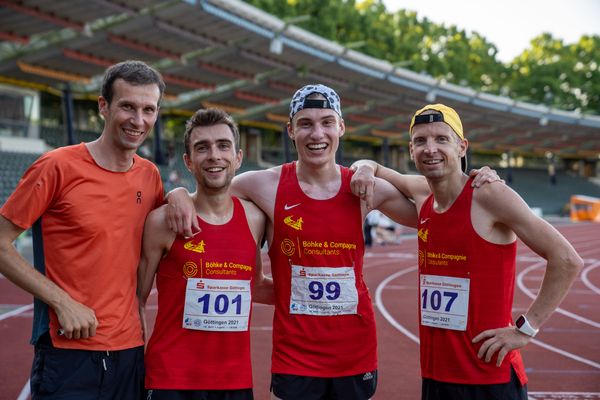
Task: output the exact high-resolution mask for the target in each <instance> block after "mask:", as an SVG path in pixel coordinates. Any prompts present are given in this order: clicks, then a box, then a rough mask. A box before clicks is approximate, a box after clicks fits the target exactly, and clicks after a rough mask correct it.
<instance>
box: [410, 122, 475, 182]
mask: <svg viewBox="0 0 600 400" xmlns="http://www.w3.org/2000/svg"><path fill="white" fill-rule="evenodd" d="M467 147H468V142H467V140H466V139H461V138H459V137H458V135H456V133H454V131H453V130H452V128H450V126H448V125H446V124H445V123H443V122H433V123H429V124H421V125H415V127H414V128H413V130H412V136H411V141H410V155H411V158H412V159H413V160H414V162H415V166H416V168H417V170H418V171H419V172H420V173H421V174H423V175H424V176H425V177H426V178H428V179H436V178H441V177H444V176H447V175H448V174H453V173H457V172H458V173H462V170H461V161H460V159H461V157H463V156H464V155H465V153H466V151H467Z"/></svg>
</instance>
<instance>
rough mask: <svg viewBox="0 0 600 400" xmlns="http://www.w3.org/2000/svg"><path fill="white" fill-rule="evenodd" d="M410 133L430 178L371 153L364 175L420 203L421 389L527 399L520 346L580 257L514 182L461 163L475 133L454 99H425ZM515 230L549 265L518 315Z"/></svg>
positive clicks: (429, 399)
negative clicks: (487, 179) (476, 183)
mask: <svg viewBox="0 0 600 400" xmlns="http://www.w3.org/2000/svg"><path fill="white" fill-rule="evenodd" d="M410 135H411V141H410V154H411V157H412V158H413V159H414V161H415V165H416V167H417V169H418V170H419V172H421V174H423V176H424V177H425V179H426V182H427V186H424V185H423V184H422V182H418V181H415V180H407V179H406V177H405V176H402V175H400V174H399V173H397V172H395V171H393V170H391V169H388V168H384V167H381V166H377V165H376V164H373V163H369V162H364V163H361V165H360V166H359V169H358V171H357V175H359V174H360V175H361V178H362V175H363V173H365V174H367V175H368V173H369V172H370V173H373V172H374V173H375V176H377V177H379V178H383V179H385V180H387V181H389V182H391V183H393V184H394V185H395V186H396V187H397V188H398V189H399V190H400V191H402V192H403V193H404V194H405V195H406V196H408V197H409V198H412V199H414V201H415V205H416V207H417V210H418V212H419V221H418V241H419V294H420V296H419V305H420V308H419V318H420V326H419V333H420V340H421V343H420V347H421V374H422V377H423V385H422V399H425V400H442V399H444V400H454V399H456V400H465V399H467V400H471V399H478V400H479V399H481V400H484V399H492V398H493V399H509V400H510V399H519V400H525V399H527V387H526V383H527V377H526V375H525V368H524V366H523V362H522V360H521V355H520V353H519V349H520V348H521V347H523V346H525V345H526V344H527V343H529V341H530V340H531V338H532V337H533V336H535V334H536V333H537V332H538V330H539V328H540V326H541V325H542V324H543V323H544V322H545V321H546V320H547V319H548V317H549V316H550V315H551V314H552V312H553V311H554V310H555V309H556V307H558V305H559V304H560V302H561V301H562V300H563V298H564V297H565V295H566V294H567V291H568V289H569V288H570V286H571V284H572V283H573V280H574V279H575V277H576V275H577V273H578V271H579V269H580V268H581V267H582V265H583V261H582V260H581V258H580V257H579V256H578V255H577V253H576V252H575V250H574V249H573V247H572V246H571V244H570V243H569V242H568V241H567V240H566V239H565V238H564V237H563V236H562V235H561V234H560V233H559V232H558V231H557V230H556V229H554V228H553V227H552V226H551V225H550V224H548V223H547V222H545V221H544V220H543V219H541V218H539V217H537V216H536V215H535V214H534V213H533V212H532V211H531V210H530V209H529V207H528V206H527V204H525V202H524V201H523V200H522V199H521V197H520V196H519V195H518V194H517V193H515V192H514V191H513V190H511V189H510V188H509V187H508V186H506V185H502V184H491V185H483V186H482V187H481V188H479V189H478V190H473V187H472V185H471V179H470V178H469V177H468V176H467V175H465V174H464V173H463V171H464V170H465V169H466V160H465V153H466V150H467V147H468V141H467V140H466V139H465V136H464V133H463V127H462V123H461V121H460V118H459V116H458V114H457V113H456V111H455V110H454V109H452V108H450V107H447V106H445V105H443V104H431V105H427V106H425V107H423V108H422V109H420V110H418V111H417V112H416V113H415V114H414V116H413V118H412V121H411V124H410ZM363 167H364V168H363ZM369 170H370V171H369ZM365 171H366V172H365ZM357 179H358V178H357ZM366 182H367V180H362V179H361V180H360V183H359V182H357V183H356V184H357V185H361V186H362V187H364V186H365V185H367V183H366ZM517 238H519V239H520V240H521V241H523V242H524V243H525V244H526V245H527V246H529V247H530V248H531V249H532V250H533V251H534V252H536V253H537V254H539V255H540V256H541V257H543V258H544V259H546V261H547V265H546V272H545V276H544V280H543V284H542V286H541V288H540V291H539V292H538V296H537V297H536V299H535V300H534V301H533V303H532V304H531V306H530V307H529V309H528V311H527V312H526V313H525V314H523V315H521V316H519V317H518V318H517V320H516V322H515V323H513V319H512V302H513V293H514V279H515V261H516V239H517Z"/></svg>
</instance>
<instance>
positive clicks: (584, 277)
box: [581, 261, 600, 294]
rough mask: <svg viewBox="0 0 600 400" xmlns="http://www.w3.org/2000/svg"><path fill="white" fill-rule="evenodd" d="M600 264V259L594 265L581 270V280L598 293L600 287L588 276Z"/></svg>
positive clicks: (599, 292)
mask: <svg viewBox="0 0 600 400" xmlns="http://www.w3.org/2000/svg"><path fill="white" fill-rule="evenodd" d="M599 266H600V261H596V262H595V263H593V264H592V265H590V266H589V267H586V268H584V269H583V271H582V272H581V280H582V281H583V284H584V285H585V286H587V287H588V288H590V289H591V290H593V291H594V293H596V294H600V288H599V287H597V286H596V285H594V284H593V283H592V282H591V281H590V280H589V278H588V274H589V273H590V272H591V271H592V270H593V269H594V268H597V267H599Z"/></svg>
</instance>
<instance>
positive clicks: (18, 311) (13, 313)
mask: <svg viewBox="0 0 600 400" xmlns="http://www.w3.org/2000/svg"><path fill="white" fill-rule="evenodd" d="M32 309H33V304H28V305H26V306H22V307H19V308H15V309H14V310H12V311H9V312H6V313H4V314H2V315H0V321H3V320H5V319H8V318H10V317H14V316H17V315H19V314H23V313H24V312H27V311H29V310H32Z"/></svg>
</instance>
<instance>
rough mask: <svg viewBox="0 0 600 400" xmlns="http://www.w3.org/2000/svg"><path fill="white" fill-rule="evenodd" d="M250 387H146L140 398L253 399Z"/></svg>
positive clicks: (176, 399) (175, 399) (145, 399)
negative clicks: (211, 388) (193, 388)
mask: <svg viewBox="0 0 600 400" xmlns="http://www.w3.org/2000/svg"><path fill="white" fill-rule="evenodd" d="M253 399H254V396H253V394H252V389H237V390H163V389H148V390H146V396H144V398H143V399H142V400H253Z"/></svg>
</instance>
